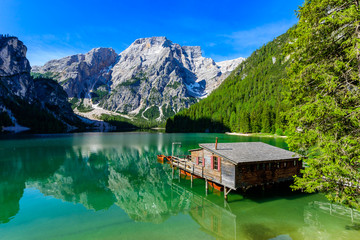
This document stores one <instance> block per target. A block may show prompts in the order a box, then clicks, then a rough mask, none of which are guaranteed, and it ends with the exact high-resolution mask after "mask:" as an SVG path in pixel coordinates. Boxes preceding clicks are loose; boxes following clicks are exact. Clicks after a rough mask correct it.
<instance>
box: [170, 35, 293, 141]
mask: <svg viewBox="0 0 360 240" xmlns="http://www.w3.org/2000/svg"><path fill="white" fill-rule="evenodd" d="M287 41H288V33H285V34H283V35H281V36H279V37H277V38H276V39H274V40H273V41H272V42H269V43H268V44H266V45H264V46H263V47H261V48H260V49H258V50H256V51H255V52H253V53H252V55H251V56H250V57H249V58H248V59H247V60H246V61H244V62H242V63H241V64H240V65H239V66H238V67H237V68H236V69H235V70H234V71H233V72H232V74H231V75H230V76H229V77H228V78H227V79H226V80H225V81H224V82H223V83H222V84H221V86H220V87H219V88H218V89H216V90H215V91H214V92H212V93H211V94H210V95H209V96H208V97H207V98H206V99H203V100H201V101H200V102H199V103H196V104H194V105H192V106H191V107H190V108H189V109H185V110H183V111H181V112H179V113H178V114H176V115H175V116H173V117H171V118H169V119H168V120H167V122H166V131H167V132H208V131H209V132H223V131H233V132H265V133H274V132H277V133H279V134H281V133H282V126H283V124H284V119H283V117H282V115H281V112H283V110H284V109H283V108H284V106H283V104H282V94H281V92H282V84H281V81H280V80H281V79H283V78H285V77H286V70H285V69H286V67H287V66H288V62H289V61H287V58H286V56H284V55H283V54H282V49H283V46H284V45H285V43H286V42H287Z"/></svg>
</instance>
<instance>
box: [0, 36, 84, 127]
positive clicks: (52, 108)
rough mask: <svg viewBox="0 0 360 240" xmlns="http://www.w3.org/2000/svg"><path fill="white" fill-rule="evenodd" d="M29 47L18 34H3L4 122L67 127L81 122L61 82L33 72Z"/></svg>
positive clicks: (0, 115)
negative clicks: (27, 56) (7, 35)
mask: <svg viewBox="0 0 360 240" xmlns="http://www.w3.org/2000/svg"><path fill="white" fill-rule="evenodd" d="M26 51H27V48H26V46H25V45H24V44H23V43H22V42H21V41H19V40H18V39H17V38H16V37H3V36H1V37H0V125H1V126H8V125H15V126H16V125H17V124H20V125H23V126H25V127H28V128H31V129H33V130H35V131H64V130H67V129H71V128H74V127H75V126H76V125H78V124H80V120H79V119H78V118H77V116H76V115H75V114H74V113H73V111H72V109H71V107H70V104H69V103H68V102H67V95H66V93H65V92H64V90H63V89H62V88H61V86H59V85H58V84H57V83H56V82H55V81H48V80H44V79H37V80H34V79H33V78H32V77H31V76H30V70H31V67H30V64H29V61H28V60H27V58H26ZM4 119H7V121H6V120H4ZM9 119H10V120H11V122H10V121H8V120H9Z"/></svg>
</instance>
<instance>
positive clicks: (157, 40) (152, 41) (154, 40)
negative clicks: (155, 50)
mask: <svg viewBox="0 0 360 240" xmlns="http://www.w3.org/2000/svg"><path fill="white" fill-rule="evenodd" d="M141 44H146V45H148V46H154V45H163V46H166V47H167V46H170V45H171V44H172V42H171V41H170V40H169V39H167V38H166V37H148V38H139V39H136V40H135V41H134V42H133V44H131V45H141Z"/></svg>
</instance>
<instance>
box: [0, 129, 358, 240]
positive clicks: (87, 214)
mask: <svg viewBox="0 0 360 240" xmlns="http://www.w3.org/2000/svg"><path fill="white" fill-rule="evenodd" d="M215 137H219V141H220V142H240V141H263V142H266V143H269V144H272V145H274V146H278V147H282V148H286V144H285V142H284V140H283V139H272V138H254V137H239V136H228V135H223V134H163V133H82V134H66V135H37V136H19V137H16V138H13V139H4V138H2V139H1V140H0V239H21V240H23V239H36V240H39V239H186V240H189V239H278V240H288V239H294V240H295V239H311V240H312V239H360V230H359V229H360V214H359V213H358V212H355V211H351V210H350V209H346V208H343V207H340V206H337V205H333V204H330V203H329V202H328V201H327V200H326V199H325V198H324V196H322V195H321V194H312V195H308V194H302V193H293V192H291V191H283V190H279V189H276V188H275V189H273V190H271V191H269V190H268V191H266V192H265V193H259V194H248V195H246V196H243V195H241V194H239V193H231V194H230V195H229V202H228V203H226V202H224V198H223V193H221V192H218V191H216V190H212V189H210V190H209V193H208V194H207V195H206V193H205V184H204V181H203V180H200V179H196V180H195V181H194V184H193V187H192V188H191V187H190V181H189V179H186V178H185V177H183V178H181V179H180V180H179V178H178V175H177V174H175V176H176V177H175V179H172V177H171V168H170V167H169V165H168V164H161V163H158V162H157V159H156V155H157V154H166V155H171V151H172V142H182V147H181V148H179V147H176V148H175V149H174V151H175V152H174V154H186V153H187V150H189V149H193V148H197V147H198V143H208V142H214V139H215Z"/></svg>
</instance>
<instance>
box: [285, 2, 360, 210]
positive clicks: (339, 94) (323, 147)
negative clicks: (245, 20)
mask: <svg viewBox="0 0 360 240" xmlns="http://www.w3.org/2000/svg"><path fill="white" fill-rule="evenodd" d="M359 14H360V11H359V1H358V0H311V1H309V0H306V1H305V3H304V5H303V6H302V7H300V8H299V10H298V17H299V23H298V26H297V28H296V29H294V30H293V31H292V32H291V34H290V36H291V40H290V42H289V44H288V45H287V53H288V54H291V61H292V63H291V66H290V67H289V69H288V78H287V79H286V80H285V81H284V84H285V85H286V86H287V88H288V91H287V94H286V103H287V104H288V105H289V106H291V107H292V108H291V110H290V111H289V112H288V113H287V116H288V118H287V120H288V122H289V130H290V131H292V133H293V134H292V135H291V136H290V138H289V139H288V144H289V147H290V149H292V150H296V151H298V152H299V153H301V154H304V155H306V156H308V157H309V158H308V159H306V163H307V165H308V167H306V168H305V170H304V171H303V176H302V177H300V176H299V177H297V178H296V182H295V186H294V188H295V189H304V190H305V191H307V192H314V191H316V190H320V191H324V192H325V193H326V196H327V197H328V198H329V199H330V200H331V201H335V202H339V203H342V204H345V205H348V206H350V207H355V208H359V207H360V199H359V197H360V91H359V89H360V82H359V80H360V76H359V72H360V71H359V68H360V53H359V51H360V50H359V48H360V26H359V21H360V15H359Z"/></svg>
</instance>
